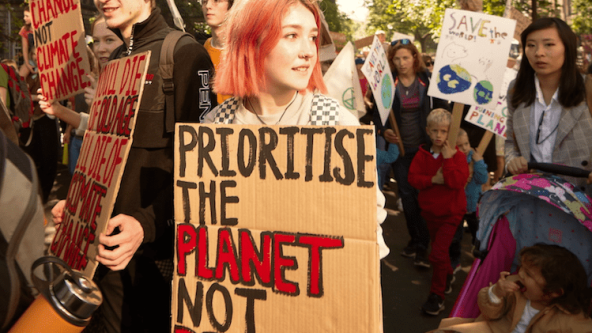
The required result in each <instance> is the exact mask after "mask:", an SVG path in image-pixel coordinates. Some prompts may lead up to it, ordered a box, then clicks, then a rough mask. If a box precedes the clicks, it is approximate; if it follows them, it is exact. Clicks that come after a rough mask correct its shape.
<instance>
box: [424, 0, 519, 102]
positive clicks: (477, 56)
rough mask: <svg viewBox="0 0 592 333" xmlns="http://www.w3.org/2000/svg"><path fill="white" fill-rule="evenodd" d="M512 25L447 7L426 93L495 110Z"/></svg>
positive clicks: (479, 14) (488, 16) (498, 18)
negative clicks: (430, 82) (430, 81)
mask: <svg viewBox="0 0 592 333" xmlns="http://www.w3.org/2000/svg"><path fill="white" fill-rule="evenodd" d="M515 26H516V21H514V20H511V19H506V18H502V17H498V16H493V15H487V14H483V13H475V12H470V11H465V10H458V9H447V10H446V12H445V13H444V22H443V23H442V33H441V37H440V43H439V44H438V50H437V51H436V61H435V64H434V74H433V75H432V84H430V88H429V90H428V94H429V95H430V96H433V97H438V98H441V99H444V100H451V101H453V102H457V103H462V104H466V105H478V106H480V107H483V108H485V109H490V110H493V109H495V108H496V106H497V96H499V94H500V88H501V86H502V80H503V75H504V71H505V68H506V63H507V58H508V57H507V55H508V53H509V52H510V46H511V44H512V36H513V34H514V27H515ZM500 55H502V56H500ZM434 83H435V84H434Z"/></svg>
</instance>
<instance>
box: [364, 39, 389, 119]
mask: <svg viewBox="0 0 592 333" xmlns="http://www.w3.org/2000/svg"><path fill="white" fill-rule="evenodd" d="M362 73H364V75H366V78H367V79H368V85H369V86H370V88H371V89H372V93H373V94H374V99H375V100H376V106H377V107H378V112H379V113H380V120H381V121H382V124H386V121H387V119H388V116H389V111H390V109H391V107H392V106H393V96H394V95H395V83H394V80H393V74H392V73H391V69H390V67H389V64H388V60H387V58H386V53H385V52H384V48H383V47H382V44H381V43H380V40H379V39H378V37H377V36H374V41H373V42H372V49H371V50H370V53H369V54H368V58H366V62H365V63H364V66H362Z"/></svg>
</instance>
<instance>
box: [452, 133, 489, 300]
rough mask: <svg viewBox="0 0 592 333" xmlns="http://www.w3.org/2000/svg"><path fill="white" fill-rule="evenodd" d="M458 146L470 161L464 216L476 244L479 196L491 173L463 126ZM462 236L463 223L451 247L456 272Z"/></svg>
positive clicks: (459, 134)
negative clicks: (472, 146) (473, 146)
mask: <svg viewBox="0 0 592 333" xmlns="http://www.w3.org/2000/svg"><path fill="white" fill-rule="evenodd" d="M456 146H457V147H458V149H459V150H460V151H461V152H463V153H464V154H465V156H466V157H467V163H469V173H470V175H469V181H468V183H467V185H466V186H465V195H466V197H467V212H466V214H465V216H464V220H466V221H467V224H468V226H469V231H470V232H471V235H472V236H473V239H472V243H473V244H474V243H475V240H476V235H477V229H478V228H479V221H478V220H477V214H476V211H477V202H478V201H479V196H480V195H481V185H483V184H485V182H487V180H488V179H489V174H488V172H487V164H485V161H484V160H483V156H482V155H481V154H479V153H478V152H476V151H475V150H474V149H473V148H471V144H470V142H469V136H468V135H467V132H466V131H465V130H463V129H462V128H461V129H460V130H459V132H458V137H457V138H456ZM462 236H463V223H461V224H460V225H459V226H458V229H457V230H456V234H455V235H454V238H453V240H452V243H451V244H450V249H449V254H450V264H451V265H452V269H453V270H454V273H456V272H457V271H458V270H459V269H460V253H461V251H460V243H461V241H462ZM452 282H454V277H453V278H452V281H450V283H449V284H447V286H446V292H447V293H450V292H452Z"/></svg>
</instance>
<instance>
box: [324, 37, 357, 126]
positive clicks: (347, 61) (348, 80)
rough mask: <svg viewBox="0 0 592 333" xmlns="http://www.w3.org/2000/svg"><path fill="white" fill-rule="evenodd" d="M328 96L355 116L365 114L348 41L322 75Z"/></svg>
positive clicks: (350, 45)
mask: <svg viewBox="0 0 592 333" xmlns="http://www.w3.org/2000/svg"><path fill="white" fill-rule="evenodd" d="M324 79H325V85H326V86H327V90H328V93H329V96H331V97H333V98H335V99H336V100H337V101H338V102H339V104H341V105H343V106H344V107H345V108H346V109H348V110H349V111H351V113H353V115H354V116H356V118H360V117H361V116H363V115H364V114H366V108H365V106H364V96H362V88H361V87H360V79H359V77H358V70H357V69H356V64H355V62H354V46H353V45H352V43H351V42H348V43H347V44H346V45H345V47H344V48H343V49H342V50H341V52H339V55H338V56H337V58H335V60H334V61H333V63H332V64H331V67H329V70H328V71H327V73H325V76H324Z"/></svg>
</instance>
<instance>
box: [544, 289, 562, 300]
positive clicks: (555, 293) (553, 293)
mask: <svg viewBox="0 0 592 333" xmlns="http://www.w3.org/2000/svg"><path fill="white" fill-rule="evenodd" d="M564 293H565V292H564V291H563V288H560V289H559V290H557V291H551V292H549V293H546V294H545V296H547V297H548V298H549V300H553V299H555V298H557V297H561V296H563V294H564Z"/></svg>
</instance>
